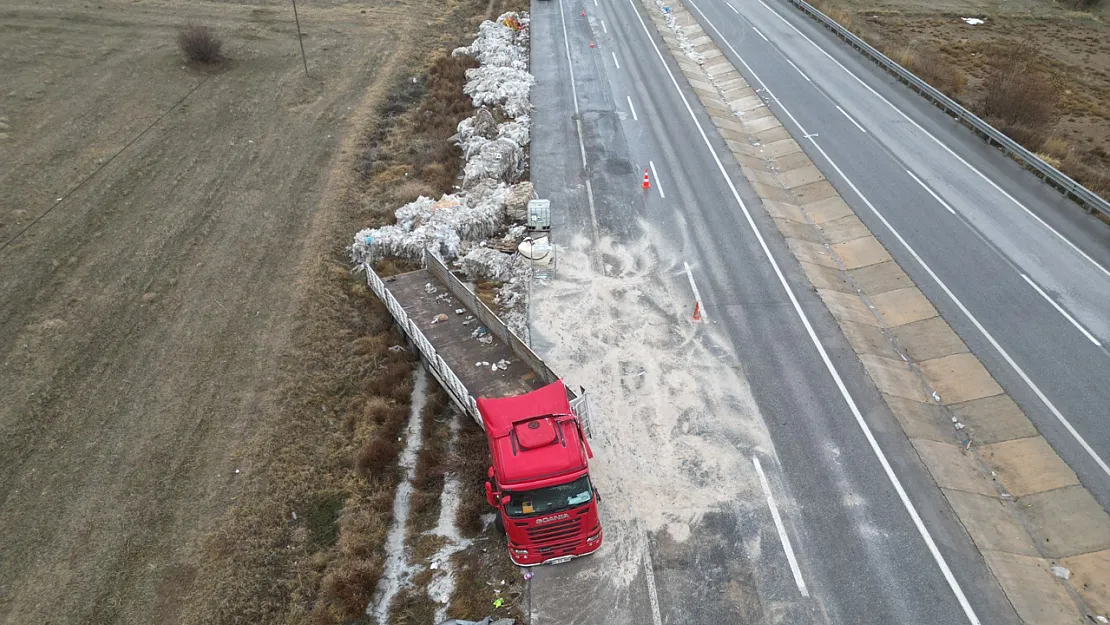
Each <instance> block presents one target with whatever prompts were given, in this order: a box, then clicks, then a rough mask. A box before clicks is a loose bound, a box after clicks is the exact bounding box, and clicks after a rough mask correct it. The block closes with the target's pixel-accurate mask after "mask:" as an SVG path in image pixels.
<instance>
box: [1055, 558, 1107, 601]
mask: <svg viewBox="0 0 1110 625" xmlns="http://www.w3.org/2000/svg"><path fill="white" fill-rule="evenodd" d="M1060 565H1061V566H1065V567H1067V568H1068V570H1070V571H1071V583H1072V587H1073V588H1075V589H1076V591H1077V592H1078V593H1079V594H1080V596H1082V597H1083V599H1084V600H1085V601H1086V602H1087V603H1088V604H1090V605H1091V608H1093V609H1094V611H1095V614H1101V615H1103V616H1110V549H1104V550H1102V551H1095V552H1093V553H1084V554H1080V555H1077V556H1072V557H1070V558H1064V559H1063V560H1060Z"/></svg>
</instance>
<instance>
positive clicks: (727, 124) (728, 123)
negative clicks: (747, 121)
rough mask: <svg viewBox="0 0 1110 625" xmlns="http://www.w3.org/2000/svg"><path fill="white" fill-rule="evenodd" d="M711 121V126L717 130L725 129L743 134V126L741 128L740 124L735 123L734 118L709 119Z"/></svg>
mask: <svg viewBox="0 0 1110 625" xmlns="http://www.w3.org/2000/svg"><path fill="white" fill-rule="evenodd" d="M711 120H712V121H713V125H714V126H716V127H717V128H727V129H728V130H732V131H735V132H744V126H742V125H741V124H740V122H738V121H736V118H734V117H731V116H729V117H727V118H720V117H713V118H711Z"/></svg>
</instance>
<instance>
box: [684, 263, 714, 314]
mask: <svg viewBox="0 0 1110 625" xmlns="http://www.w3.org/2000/svg"><path fill="white" fill-rule="evenodd" d="M682 265H683V266H684V267H686V278H687V279H688V280H690V290H691V291H693V292H694V302H696V303H697V307H698V312H700V313H701V318H702V319H704V320H708V319H709V315H707V314H706V313H705V302H703V301H701V293H699V292H698V285H697V284H695V283H694V272H692V271H690V263H688V262H686V261H682Z"/></svg>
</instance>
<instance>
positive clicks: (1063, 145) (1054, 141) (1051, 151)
mask: <svg viewBox="0 0 1110 625" xmlns="http://www.w3.org/2000/svg"><path fill="white" fill-rule="evenodd" d="M1041 149H1042V150H1044V153H1045V154H1047V155H1048V156H1051V157H1052V158H1055V159H1057V160H1062V159H1064V158H1067V156H1068V154H1070V153H1071V144H1070V143H1068V140H1067V139H1064V138H1063V137H1050V138H1048V139H1047V140H1046V141H1045V142H1044V145H1043V146H1042V147H1041Z"/></svg>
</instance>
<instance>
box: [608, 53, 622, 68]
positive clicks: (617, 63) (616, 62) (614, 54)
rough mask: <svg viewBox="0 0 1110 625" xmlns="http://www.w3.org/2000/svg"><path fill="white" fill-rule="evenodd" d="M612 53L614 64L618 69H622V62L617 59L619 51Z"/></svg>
mask: <svg viewBox="0 0 1110 625" xmlns="http://www.w3.org/2000/svg"><path fill="white" fill-rule="evenodd" d="M610 54H612V55H613V65H616V66H617V69H620V68H621V62H620V61H618V60H617V53H616V52H610Z"/></svg>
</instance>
